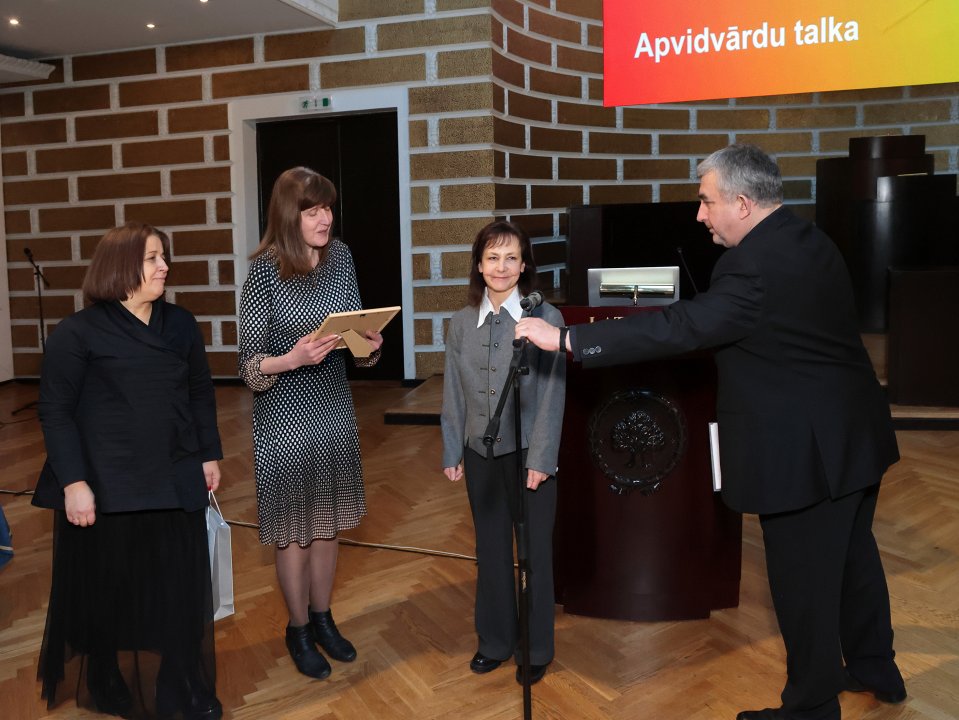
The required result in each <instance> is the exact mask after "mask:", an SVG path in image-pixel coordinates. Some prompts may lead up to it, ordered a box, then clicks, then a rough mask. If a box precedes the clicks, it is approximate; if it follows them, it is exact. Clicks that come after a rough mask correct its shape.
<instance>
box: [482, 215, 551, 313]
mask: <svg viewBox="0 0 959 720" xmlns="http://www.w3.org/2000/svg"><path fill="white" fill-rule="evenodd" d="M513 237H515V238H516V239H517V240H519V249H520V253H521V255H522V258H523V262H524V263H525V264H526V267H525V268H524V269H523V272H522V273H521V274H520V276H519V283H517V287H518V288H519V294H520V295H529V293H530V291H531V290H532V289H533V288H534V287H535V286H536V261H535V260H533V244H532V243H531V242H530V240H529V235H527V234H526V231H525V230H523V228H521V227H520V226H519V225H517V224H516V223H512V222H509V221H508V220H494V221H493V222H491V223H489V224H488V225H486V226H484V227H483V228H482V229H480V231H479V232H478V233H476V239H475V240H474V241H473V251H472V255H471V256H470V262H471V263H472V265H471V267H470V289H469V295H468V296H467V301H468V302H469V304H470V305H472V306H473V307H479V305H480V303H481V302H483V292H484V290H486V281H485V280H483V276H482V275H481V274H480V271H479V266H480V262H482V260H483V253H484V252H485V251H486V248H488V247H497V246H499V245H503V244H505V243H508V242H509V241H510V238H513Z"/></svg>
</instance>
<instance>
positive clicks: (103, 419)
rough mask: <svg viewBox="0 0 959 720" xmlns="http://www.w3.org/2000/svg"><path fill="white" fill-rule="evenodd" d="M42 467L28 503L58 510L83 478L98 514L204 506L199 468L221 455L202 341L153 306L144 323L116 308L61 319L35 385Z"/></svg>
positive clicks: (175, 313)
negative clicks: (73, 485) (66, 490)
mask: <svg viewBox="0 0 959 720" xmlns="http://www.w3.org/2000/svg"><path fill="white" fill-rule="evenodd" d="M38 410H39V414H40V424H41V426H42V428H43V437H44V441H45V443H46V448H47V461H46V463H45V465H44V467H43V470H42V471H41V474H40V479H39V481H38V483H37V491H36V494H35V495H34V500H33V502H34V504H35V505H39V506H41V507H50V508H58V509H62V508H63V488H64V487H65V486H66V485H69V484H71V483H74V482H77V481H79V480H85V481H86V482H87V483H88V484H89V485H90V487H91V489H92V490H93V493H94V496H95V498H96V504H97V510H98V511H100V512H107V513H109V512H127V511H133V510H148V509H149V510H155V509H164V508H183V509H185V510H197V509H199V508H202V507H204V506H205V505H206V504H207V491H206V481H205V478H204V475H203V468H202V463H203V462H205V461H207V460H218V459H220V458H222V457H223V453H222V451H221V448H220V436H219V433H218V432H217V427H216V400H215V397H214V392H213V382H212V380H211V378H210V369H209V365H208V364H207V360H206V352H205V350H204V342H203V338H202V336H201V335H200V330H199V328H198V327H197V323H196V320H195V319H194V318H193V315H191V314H190V313H189V312H188V311H186V310H184V309H183V308H179V307H177V306H176V305H170V304H168V303H166V302H164V301H163V300H162V299H161V300H157V301H156V302H154V303H153V312H152V315H151V317H150V324H149V325H145V324H144V323H142V322H141V321H140V320H138V319H137V318H136V317H134V316H133V315H132V314H131V313H130V312H129V311H127V309H126V308H124V307H123V306H122V305H121V304H120V303H118V302H111V303H98V304H96V305H93V306H91V307H89V308H86V309H85V310H81V311H80V312H78V313H75V314H74V315H71V316H70V317H68V318H65V319H64V320H63V321H61V322H60V323H59V324H58V325H57V327H56V330H55V331H54V332H53V333H52V334H51V335H50V338H49V339H48V341H47V345H46V353H45V355H44V358H43V369H42V373H41V379H40V402H39V404H38Z"/></svg>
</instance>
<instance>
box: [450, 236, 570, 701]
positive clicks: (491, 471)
mask: <svg viewBox="0 0 959 720" xmlns="http://www.w3.org/2000/svg"><path fill="white" fill-rule="evenodd" d="M535 276H536V263H535V262H534V260H533V251H532V246H531V245H530V241H529V236H528V235H527V234H526V233H525V232H524V231H523V230H522V228H520V227H519V226H517V225H515V224H513V223H510V222H505V221H497V222H492V223H490V224H489V225H487V226H486V227H484V228H483V229H482V230H480V231H479V233H478V234H477V236H476V240H475V242H474V243H473V251H472V259H471V269H470V285H469V305H467V306H466V307H465V308H463V309H462V310H460V311H459V312H457V313H456V314H455V315H453V318H452V321H451V322H450V326H449V331H448V333H447V336H446V373H445V375H444V383H443V414H442V426H443V472H444V474H445V475H446V477H447V478H449V479H450V480H451V481H453V482H456V481H458V480H460V479H462V478H463V477H464V474H465V477H466V491H467V494H468V496H469V501H470V509H471V511H472V513H473V526H474V528H475V530H476V557H477V565H478V573H477V582H476V608H475V621H476V633H477V635H478V636H479V648H478V650H477V652H476V655H474V656H473V659H472V660H471V661H470V669H471V670H472V671H473V672H475V673H486V672H490V671H491V670H495V669H496V668H497V667H499V666H500V664H501V663H502V662H503V661H505V660H507V659H508V658H509V657H510V656H511V655H513V656H515V657H516V658H517V664H519V653H520V649H519V646H518V621H517V609H516V590H515V586H514V581H513V525H512V516H511V513H510V506H511V505H513V504H515V503H516V502H517V496H518V492H517V491H518V488H517V487H516V485H517V477H518V472H517V466H516V464H517V463H518V462H522V463H523V465H522V467H523V468H525V470H526V472H525V477H526V492H527V507H528V509H529V522H528V527H529V535H530V544H529V563H530V575H529V577H530V587H529V600H530V614H529V627H530V664H531V666H532V667H531V668H530V680H531V682H537V681H538V680H540V679H541V678H542V677H543V675H544V674H545V673H546V667H547V666H548V665H549V663H550V662H551V661H552V659H553V614H554V607H553V606H554V600H553V552H552V541H553V520H554V518H555V515H556V481H555V479H554V480H552V481H551V478H552V476H553V475H555V474H556V458H557V455H558V453H559V440H560V433H561V430H562V425H563V405H564V401H565V390H566V356H565V354H563V353H554V352H544V351H542V350H539V349H538V348H536V347H534V346H532V345H530V346H529V348H528V356H527V358H528V361H529V374H528V375H525V376H522V377H521V379H520V399H521V416H522V417H521V422H522V433H521V438H522V447H521V448H517V447H515V444H516V431H515V429H514V420H513V414H514V413H513V410H512V403H511V402H510V403H507V409H506V411H504V413H503V416H502V422H501V424H500V429H499V433H498V436H497V437H496V440H495V442H494V443H493V447H492V448H489V449H487V448H486V447H485V446H484V445H483V435H484V434H485V430H486V425H487V423H488V422H489V418H490V416H491V415H492V414H493V413H494V412H495V410H496V406H497V404H498V402H499V394H500V393H501V392H503V391H504V388H503V384H504V382H505V380H506V376H507V373H508V370H509V366H510V361H511V359H512V353H513V346H512V341H513V329H514V327H515V325H516V322H517V321H518V320H519V319H520V317H521V316H522V315H523V311H522V309H521V307H520V298H521V297H522V296H525V295H526V294H528V293H529V292H530V290H531V289H532V284H533V280H534V278H535ZM535 312H536V314H537V315H538V316H540V317H542V318H543V319H544V320H546V322H548V323H551V324H553V325H556V326H562V325H563V317H562V315H560V312H559V310H557V309H556V308H555V307H553V306H552V305H550V304H548V303H544V304H543V305H542V306H541V307H540V308H538V309H537V310H536V311H535ZM516 679H517V682H519V681H520V672H519V669H518V668H517V672H516Z"/></svg>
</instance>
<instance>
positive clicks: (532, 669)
mask: <svg viewBox="0 0 959 720" xmlns="http://www.w3.org/2000/svg"><path fill="white" fill-rule="evenodd" d="M548 667H549V663H546V664H545V665H533V664H532V663H530V665H529V684H530V685H535V684H536V683H538V682H539V681H540V680H542V679H543V676H544V675H545V674H546V668H548ZM516 682H518V683H519V684H520V685H522V684H523V667H522V665H519V666H517V667H516Z"/></svg>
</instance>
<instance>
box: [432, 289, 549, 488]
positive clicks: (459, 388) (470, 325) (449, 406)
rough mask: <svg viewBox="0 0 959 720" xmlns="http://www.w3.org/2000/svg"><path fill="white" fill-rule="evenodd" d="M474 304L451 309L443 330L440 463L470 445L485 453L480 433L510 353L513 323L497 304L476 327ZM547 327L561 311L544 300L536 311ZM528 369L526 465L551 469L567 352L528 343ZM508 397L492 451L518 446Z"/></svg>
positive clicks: (456, 459)
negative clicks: (499, 309)
mask: <svg viewBox="0 0 959 720" xmlns="http://www.w3.org/2000/svg"><path fill="white" fill-rule="evenodd" d="M478 312H479V310H478V308H476V307H472V306H467V307H465V308H463V309H462V310H459V311H458V312H457V313H456V314H455V315H453V318H452V320H451V321H450V326H449V330H448V331H447V334H446V371H445V375H444V376H443V414H442V418H441V421H442V422H441V424H442V427H443V467H444V468H446V467H455V466H457V465H458V464H459V463H460V462H461V461H462V459H463V448H464V447H466V446H469V447H470V448H472V449H473V450H475V451H476V452H478V453H479V454H481V455H483V456H484V457H485V456H486V452H487V449H486V446H485V445H483V434H484V433H485V431H486V426H487V424H488V423H489V418H490V417H491V416H492V415H493V413H494V412H495V411H496V405H497V403H498V402H499V399H500V392H501V391H502V390H503V384H504V383H505V382H506V376H507V374H508V372H509V366H510V361H511V360H512V357H513V332H514V329H515V327H516V322H515V321H514V320H513V318H512V316H511V315H510V314H509V313H508V312H506V310H501V311H500V313H499V314H498V315H493V313H489V315H488V316H487V318H486V321H485V322H484V323H483V324H482V325H481V326H480V327H476V323H477V319H478V316H477V313H478ZM536 315H537V316H540V317H542V318H543V319H544V320H546V322H548V323H550V324H551V325H555V326H557V327H560V326H562V325H563V316H562V315H561V314H560V312H559V310H557V309H556V308H555V307H553V306H552V305H550V304H549V303H544V304H543V305H542V307H541V308H540V309H539V310H538V311H537V312H536ZM527 359H528V361H529V375H525V376H523V377H522V378H521V380H520V396H521V397H520V400H521V413H522V426H523V427H522V431H523V432H522V443H523V448H524V449H528V451H529V452H528V454H527V457H526V467H527V468H532V469H533V470H538V471H539V472H543V473H546V474H548V475H555V474H556V460H557V456H558V454H559V440H560V435H561V433H562V429H563V409H564V405H565V401H566V354H565V353H563V352H545V351H543V350H540V349H539V348H537V347H536V346H535V345H533V344H532V343H530V344H529V346H528V349H527ZM513 425H514V423H513V400H512V398H510V399H509V400H507V403H506V407H505V408H504V410H503V415H502V418H501V422H500V430H499V433H498V435H497V438H496V442H495V443H494V444H493V454H494V455H495V456H500V455H505V454H506V453H511V452H514V451H515V450H516V439H515V438H516V431H515V430H514V427H513Z"/></svg>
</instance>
